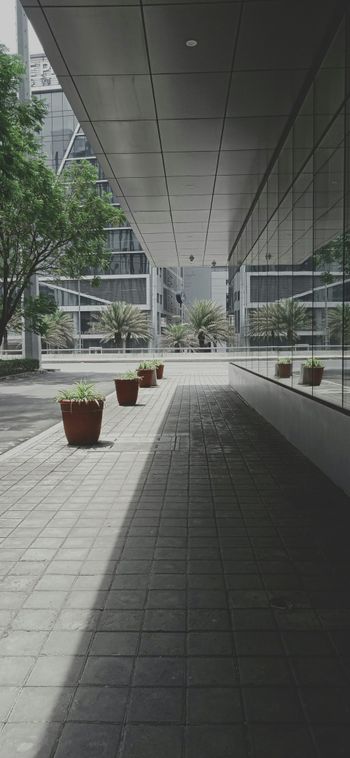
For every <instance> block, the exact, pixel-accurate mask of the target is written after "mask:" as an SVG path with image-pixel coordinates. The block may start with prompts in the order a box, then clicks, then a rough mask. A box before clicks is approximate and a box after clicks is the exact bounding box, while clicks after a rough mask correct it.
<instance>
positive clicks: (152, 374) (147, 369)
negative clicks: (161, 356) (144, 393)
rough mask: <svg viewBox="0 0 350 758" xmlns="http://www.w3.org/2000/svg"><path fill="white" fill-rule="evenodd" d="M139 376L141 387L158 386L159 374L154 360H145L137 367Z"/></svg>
mask: <svg viewBox="0 0 350 758" xmlns="http://www.w3.org/2000/svg"><path fill="white" fill-rule="evenodd" d="M137 374H138V376H140V377H141V387H156V386H157V375H156V368H155V365H154V362H153V361H143V362H142V363H140V365H139V367H138V369H137Z"/></svg>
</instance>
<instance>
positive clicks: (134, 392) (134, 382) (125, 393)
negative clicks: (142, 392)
mask: <svg viewBox="0 0 350 758" xmlns="http://www.w3.org/2000/svg"><path fill="white" fill-rule="evenodd" d="M114 384H115V389H116V393H117V398H118V403H119V405H136V401H137V396H138V394H139V386H140V384H141V379H115V380H114Z"/></svg>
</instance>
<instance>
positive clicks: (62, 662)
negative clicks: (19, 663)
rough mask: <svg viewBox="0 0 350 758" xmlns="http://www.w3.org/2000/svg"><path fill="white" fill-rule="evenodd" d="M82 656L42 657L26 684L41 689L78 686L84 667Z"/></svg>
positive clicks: (37, 661)
mask: <svg viewBox="0 0 350 758" xmlns="http://www.w3.org/2000/svg"><path fill="white" fill-rule="evenodd" d="M84 662H85V658H84V657H83V656H71V655H60V656H58V655H57V656H49V655H42V656H40V657H39V658H38V659H37V660H36V663H35V665H34V666H33V668H32V671H31V673H30V676H29V677H28V681H27V684H28V685H29V686H35V687H36V686H41V687H49V686H50V687H59V686H62V687H63V686H66V687H70V686H73V685H75V684H78V682H79V677H80V674H81V671H82V668H83V666H84Z"/></svg>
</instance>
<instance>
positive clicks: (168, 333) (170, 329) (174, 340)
mask: <svg viewBox="0 0 350 758" xmlns="http://www.w3.org/2000/svg"><path fill="white" fill-rule="evenodd" d="M162 342H163V343H164V345H166V346H167V347H174V348H175V351H176V352H177V353H178V352H180V349H181V348H184V347H190V346H191V345H192V343H193V336H192V334H191V327H190V325H189V324H168V325H167V326H166V327H165V330H164V333H163V336H162Z"/></svg>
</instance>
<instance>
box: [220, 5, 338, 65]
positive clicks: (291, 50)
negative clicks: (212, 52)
mask: <svg viewBox="0 0 350 758" xmlns="http://www.w3.org/2000/svg"><path fill="white" fill-rule="evenodd" d="M331 6H332V3H329V2H322V0H321V2H320V0H308V2H307V3H305V2H295V0H285V1H284V2H280V3H276V2H274V1H273V0H272V2H267V1H266V2H261V0H258V2H249V3H246V4H245V5H244V9H243V16H242V22H241V28H240V34H239V40H238V47H237V54H236V59H235V69H236V70H240V69H241V70H252V69H255V70H258V69H269V68H271V69H279V68H282V69H283V68H284V69H293V68H294V69H297V68H301V69H305V68H308V67H309V66H310V65H311V63H312V58H313V55H314V52H315V48H316V45H317V44H319V43H320V34H322V30H323V31H324V30H325V27H326V17H327V15H328V16H329V11H330V9H331Z"/></svg>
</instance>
